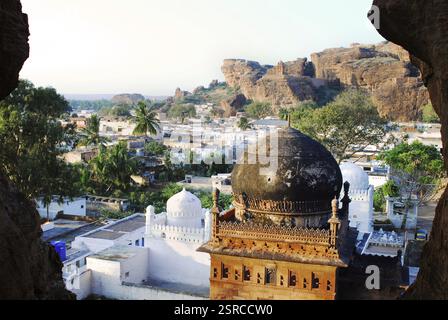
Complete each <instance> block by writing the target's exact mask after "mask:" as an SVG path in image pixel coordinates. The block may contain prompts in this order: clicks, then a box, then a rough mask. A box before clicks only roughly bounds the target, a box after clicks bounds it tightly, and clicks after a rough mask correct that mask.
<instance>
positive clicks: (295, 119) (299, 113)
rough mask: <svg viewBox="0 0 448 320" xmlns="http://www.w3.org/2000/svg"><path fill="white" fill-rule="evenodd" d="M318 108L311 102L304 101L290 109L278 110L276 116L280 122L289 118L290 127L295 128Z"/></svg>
mask: <svg viewBox="0 0 448 320" xmlns="http://www.w3.org/2000/svg"><path fill="white" fill-rule="evenodd" d="M318 107H319V106H318V105H317V104H316V103H315V102H313V101H304V102H301V103H299V104H298V105H296V106H294V107H291V108H280V110H279V113H278V114H279V117H280V119H282V120H288V116H289V118H290V121H291V124H292V126H297V125H298V123H299V122H300V121H301V119H302V118H304V117H305V116H308V115H309V114H310V113H311V112H312V111H313V110H315V109H317V108H318Z"/></svg>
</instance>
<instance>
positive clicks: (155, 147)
mask: <svg viewBox="0 0 448 320" xmlns="http://www.w3.org/2000/svg"><path fill="white" fill-rule="evenodd" d="M167 150H168V148H167V147H166V146H164V145H163V144H161V143H159V142H157V141H150V142H148V143H146V144H145V152H146V153H147V154H148V155H150V156H163V155H165V153H166V152H167Z"/></svg>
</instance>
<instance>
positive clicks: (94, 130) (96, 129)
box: [79, 114, 109, 146]
mask: <svg viewBox="0 0 448 320" xmlns="http://www.w3.org/2000/svg"><path fill="white" fill-rule="evenodd" d="M100 121H101V118H99V117H98V116H97V115H96V114H94V115H92V116H91V117H90V118H89V119H88V120H87V124H86V127H85V128H84V129H82V131H81V140H80V141H79V145H81V146H90V145H94V146H99V145H101V146H104V144H105V143H106V142H108V141H109V139H108V138H106V137H103V136H101V135H100Z"/></svg>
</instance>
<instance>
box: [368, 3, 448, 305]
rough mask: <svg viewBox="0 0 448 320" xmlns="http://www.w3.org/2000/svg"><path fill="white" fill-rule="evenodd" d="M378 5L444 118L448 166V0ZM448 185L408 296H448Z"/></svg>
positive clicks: (388, 33)
mask: <svg viewBox="0 0 448 320" xmlns="http://www.w3.org/2000/svg"><path fill="white" fill-rule="evenodd" d="M373 4H374V5H376V6H377V7H378V8H379V9H380V14H381V20H380V29H379V30H378V32H379V33H380V34H381V35H382V36H383V37H385V38H386V39H388V40H390V41H393V42H394V43H397V44H398V45H400V46H402V47H403V48H405V49H406V50H408V51H409V52H410V54H411V60H412V61H413V62H414V64H416V65H417V66H418V68H419V69H420V71H421V73H422V77H423V81H424V83H425V85H426V86H427V87H428V91H429V95H430V97H431V101H432V104H433V106H434V109H435V111H436V112H437V114H438V115H439V117H440V120H441V123H442V141H443V157H444V160H445V168H446V169H447V172H448V61H447V57H448V37H447V34H448V1H446V0H432V1H427V0H415V1H407V0H374V2H373ZM447 230H448V188H447V189H446V190H445V193H444V195H443V196H442V198H441V199H440V201H439V204H438V206H437V208H436V216H435V219H434V223H433V228H432V231H431V235H430V239H429V242H428V243H427V245H426V246H425V248H424V250H423V255H422V265H421V269H420V272H419V275H418V277H417V281H416V282H415V284H414V285H413V286H412V287H411V288H410V290H408V291H407V293H406V295H405V297H407V298H411V299H448V290H447V288H448V236H447Z"/></svg>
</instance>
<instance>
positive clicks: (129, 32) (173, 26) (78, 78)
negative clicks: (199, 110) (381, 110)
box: [21, 0, 384, 95]
mask: <svg viewBox="0 0 448 320" xmlns="http://www.w3.org/2000/svg"><path fill="white" fill-rule="evenodd" d="M371 4H372V0H343V1H334V0H38V1H37V0H22V5H23V10H24V12H25V13H27V14H28V15H29V22H30V32H31V36H30V44H31V55H30V58H29V59H28V61H27V62H26V63H25V66H24V68H23V70H22V72H21V77H22V78H26V79H29V80H31V81H33V82H34V83H35V84H36V85H39V86H53V87H55V88H56V89H57V90H58V91H59V92H61V93H65V94H95V93H97V94H115V93H124V92H129V93H134V92H135V93H142V94H145V95H172V94H173V93H174V90H175V89H176V87H181V88H182V89H184V90H193V89H194V88H195V87H197V86H199V85H205V86H206V85H208V83H210V81H211V80H213V79H219V80H223V76H222V73H221V64H222V61H223V59H225V58H243V59H250V60H256V61H259V62H260V63H262V64H276V63H277V62H278V61H279V60H283V61H289V60H294V59H296V58H299V57H309V55H310V53H312V52H316V51H321V50H323V49H326V48H331V47H341V46H349V45H350V44H351V43H355V42H358V43H377V42H380V41H383V40H384V39H383V38H382V37H381V36H379V34H378V33H377V32H376V30H375V29H374V28H373V27H372V26H371V25H370V23H369V21H368V19H367V18H366V15H367V12H368V10H369V8H370V7H371Z"/></svg>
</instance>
